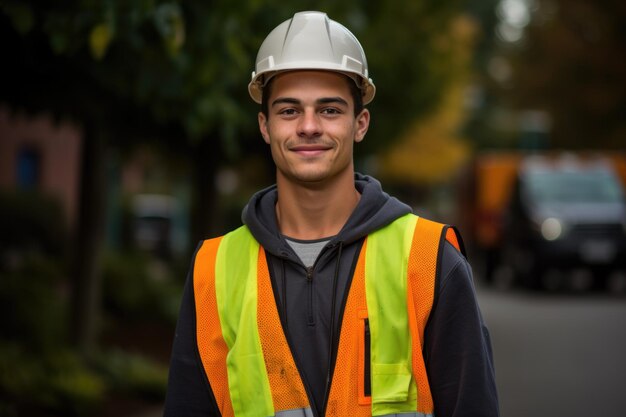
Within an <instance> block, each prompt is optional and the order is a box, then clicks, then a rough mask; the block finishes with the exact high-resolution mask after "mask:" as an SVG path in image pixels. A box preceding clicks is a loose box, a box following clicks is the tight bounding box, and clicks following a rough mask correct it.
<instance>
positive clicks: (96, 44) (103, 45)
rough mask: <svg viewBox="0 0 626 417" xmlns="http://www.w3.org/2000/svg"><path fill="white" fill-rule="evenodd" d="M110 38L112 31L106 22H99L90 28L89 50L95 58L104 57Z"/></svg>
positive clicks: (98, 59)
mask: <svg viewBox="0 0 626 417" xmlns="http://www.w3.org/2000/svg"><path fill="white" fill-rule="evenodd" d="M112 38H113V31H112V30H111V28H110V26H109V25H107V24H106V23H100V24H98V25H96V26H94V28H93V29H91V33H90V34H89V50H90V51H91V56H92V57H93V58H94V59H95V60H97V61H100V60H101V59H102V58H103V57H104V55H105V54H106V51H107V49H108V47H109V44H110V43H111V39H112Z"/></svg>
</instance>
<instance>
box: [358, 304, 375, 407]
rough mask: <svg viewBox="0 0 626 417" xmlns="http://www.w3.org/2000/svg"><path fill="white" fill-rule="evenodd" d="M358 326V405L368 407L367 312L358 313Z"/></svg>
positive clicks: (369, 367)
mask: <svg viewBox="0 0 626 417" xmlns="http://www.w3.org/2000/svg"><path fill="white" fill-rule="evenodd" d="M359 324H360V326H359V327H360V331H359V359H358V373H359V380H358V390H359V405H370V404H371V403H372V371H371V348H370V346H371V345H370V343H371V334H370V323H369V318H368V317H367V310H361V311H360V312H359Z"/></svg>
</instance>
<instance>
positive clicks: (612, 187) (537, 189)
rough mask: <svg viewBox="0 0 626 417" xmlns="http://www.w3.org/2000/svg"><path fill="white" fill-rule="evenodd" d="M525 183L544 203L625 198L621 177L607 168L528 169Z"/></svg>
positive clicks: (607, 200)
mask: <svg viewBox="0 0 626 417" xmlns="http://www.w3.org/2000/svg"><path fill="white" fill-rule="evenodd" d="M524 183H525V185H526V187H527V190H528V192H529V195H530V197H531V198H532V199H534V200H537V201H539V202H544V203H617V202H622V201H623V198H624V196H623V193H622V188H621V184H620V182H619V180H618V179H617V178H616V177H615V176H614V175H613V174H612V173H611V172H608V171H537V172H527V173H526V175H525V176H524Z"/></svg>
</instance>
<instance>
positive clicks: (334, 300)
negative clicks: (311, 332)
mask: <svg viewBox="0 0 626 417" xmlns="http://www.w3.org/2000/svg"><path fill="white" fill-rule="evenodd" d="M342 250H343V242H339V250H338V252H337V261H336V262H335V274H334V275H333V293H332V300H331V307H330V336H329V338H328V368H327V369H328V371H327V373H326V398H325V399H324V404H326V403H327V402H328V395H329V394H330V380H331V376H332V365H333V352H334V346H335V343H334V342H335V307H336V305H337V281H338V277H339V265H340V264H341V252H342ZM324 407H326V405H324ZM325 412H326V410H324V412H323V413H322V414H324V413H325Z"/></svg>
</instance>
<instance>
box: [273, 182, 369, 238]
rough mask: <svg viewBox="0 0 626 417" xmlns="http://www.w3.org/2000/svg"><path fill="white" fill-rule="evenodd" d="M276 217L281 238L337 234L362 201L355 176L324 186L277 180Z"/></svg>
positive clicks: (323, 236) (318, 236) (317, 236)
mask: <svg viewBox="0 0 626 417" xmlns="http://www.w3.org/2000/svg"><path fill="white" fill-rule="evenodd" d="M276 184H277V187H278V202H277V203H276V218H277V220H278V225H279V228H280V231H281V233H282V234H283V235H285V236H289V237H292V238H294V239H301V240H313V239H322V238H325V237H330V236H334V235H336V234H338V233H339V231H340V230H341V228H342V227H343V225H344V224H345V223H346V221H347V220H348V218H349V217H350V215H351V214H352V212H353V211H354V208H355V207H356V205H357V204H358V202H359V199H360V198H361V194H359V192H358V191H357V190H356V188H354V174H353V175H351V176H349V177H348V176H343V178H339V179H337V180H335V181H332V182H331V183H329V184H324V185H323V186H321V185H319V184H317V185H315V184H313V185H311V184H308V185H306V184H304V185H303V184H295V183H293V182H292V181H289V180H287V179H284V178H281V177H280V176H279V177H278V178H277V179H276Z"/></svg>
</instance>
